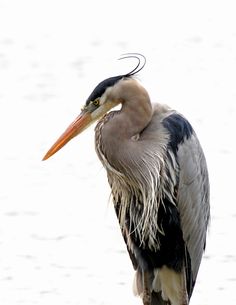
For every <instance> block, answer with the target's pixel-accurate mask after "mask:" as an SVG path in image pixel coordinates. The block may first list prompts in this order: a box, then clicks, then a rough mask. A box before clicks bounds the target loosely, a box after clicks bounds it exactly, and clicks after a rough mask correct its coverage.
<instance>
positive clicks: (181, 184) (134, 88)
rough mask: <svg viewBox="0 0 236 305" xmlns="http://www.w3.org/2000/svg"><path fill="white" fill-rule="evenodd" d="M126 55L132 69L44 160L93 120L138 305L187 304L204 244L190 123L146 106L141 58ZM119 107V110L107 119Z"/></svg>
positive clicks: (202, 175) (200, 184) (199, 155)
mask: <svg viewBox="0 0 236 305" xmlns="http://www.w3.org/2000/svg"><path fill="white" fill-rule="evenodd" d="M127 57H128V58H129V57H135V58H137V59H138V65H137V66H136V67H135V68H134V69H133V70H132V71H131V72H129V73H127V74H124V75H119V76H115V77H110V78H108V79H105V80H104V81H102V82H101V83H99V84H98V85H97V86H96V88H95V89H94V90H93V91H92V93H91V94H90V96H89V97H88V99H87V101H86V103H85V106H84V107H83V109H82V111H81V113H80V115H79V116H78V117H77V118H76V119H75V120H74V122H73V123H72V124H71V125H70V126H69V127H68V128H67V129H66V131H65V132H64V133H63V134H62V135H61V137H60V138H59V139H58V140H57V141H56V143H55V144H54V145H53V146H52V147H51V148H50V150H49V151H48V152H47V154H46V155H45V157H44V158H43V160H46V159H48V158H49V157H50V156H52V155H53V154H54V153H56V152H57V151H58V150H59V149H60V148H62V147H63V146H64V145H65V144H66V143H67V142H68V141H70V140H71V139H72V138H73V137H75V136H76V135H78V134H79V133H81V132H82V131H83V130H85V129H86V128H87V127H88V126H89V125H90V124H91V123H92V122H94V121H96V120H99V122H98V124H97V126H96V128H95V146H96V152H97V154H98V157H99V159H100V160H101V162H102V164H103V166H104V167H105V169H106V171H107V176H108V181H109V184H110V187H111V192H112V196H113V202H114V207H115V211H116V214H117V217H118V220H119V224H120V227H121V232H122V235H123V237H124V240H125V243H126V245H127V249H128V252H129V255H130V258H131V260H132V263H133V267H134V269H135V270H136V273H135V279H134V291H135V293H136V294H137V295H139V296H140V297H141V298H142V300H143V304H144V305H157V304H165V305H167V304H171V305H187V304H188V303H189V300H190V297H191V295H192V291H193V288H194V284H195V281H196V277H197V273H198V269H199V266H200V262H201V259H202V255H203V252H204V249H205V243H206V232H207V226H208V220H209V214H210V208H209V181H208V171H207V165H206V161H205V157H204V153H203V151H202V148H201V145H200V143H199V141H198V138H197V136H196V134H195V132H194V130H193V128H192V126H191V125H190V123H189V122H188V121H187V120H186V119H185V118H184V117H183V116H182V115H181V114H179V113H178V112H176V111H175V110H172V109H170V108H169V107H167V106H165V105H161V104H151V101H150V98H149V95H148V92H147V91H146V90H145V88H144V87H143V86H142V85H141V84H140V83H139V82H138V81H137V80H135V79H134V75H135V74H137V73H138V72H139V71H140V70H141V69H142V68H143V67H144V65H145V63H146V59H145V57H144V56H142V55H140V54H128V55H126V56H124V57H122V58H127ZM140 59H143V63H141V60H140ZM118 104H121V109H120V110H117V111H112V112H109V113H107V112H108V111H109V110H110V109H112V108H113V107H115V106H117V105H118Z"/></svg>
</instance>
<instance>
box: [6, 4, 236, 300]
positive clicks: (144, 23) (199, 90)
mask: <svg viewBox="0 0 236 305" xmlns="http://www.w3.org/2000/svg"><path fill="white" fill-rule="evenodd" d="M235 20H236V19H235V6H234V1H227V0H226V1H217V0H216V1H209V0H205V1H203V0H199V1H182V0H180V1H173V0H172V1H160V0H158V1H157V0H156V1H149V0H147V1H139V0H136V1H132V0H130V1H125V0H120V1H106V0H100V1H91V0H87V1H79V0H77V1H75V0H74V1H73V0H67V1H65V0H61V1H60V0H58V1H56V0H55V1H54V0H40V1H37V0H21V1H17V0H5V1H4V0H0V139H1V144H0V303H1V304H4V305H16V304H22V305H28V304H30V305H32V304H40V305H49V304H50V305H51V304H57V305H65V304H72V305H75V304H76V305H79V304H83V305H84V304H89V305H93V304H94V305H111V304H112V305H116V304H117V305H118V304H119V305H120V304H141V301H140V300H139V299H137V298H135V297H134V296H133V294H132V280H133V273H134V272H133V269H132V266H131V262H130V261H129V257H128V255H127V253H126V249H125V245H124V243H123V240H122V237H121V234H120V230H119V226H118V223H117V220H116V218H115V215H114V212H113V207H112V204H111V203H109V195H110V191H109V187H108V184H107V179H106V174H105V170H104V169H103V168H102V166H101V164H100V162H99V160H98V158H97V156H96V154H95V151H94V132H93V128H90V130H87V131H86V132H84V133H83V134H82V135H80V136H79V137H78V138H76V139H74V140H73V141H72V142H70V143H69V144H68V145H67V146H66V147H65V148H64V149H63V150H62V151H60V152H59V153H58V154H56V155H55V156H54V157H52V158H51V159H50V160H48V161H46V162H41V159H42V157H43V155H44V154H45V152H46V151H47V150H48V149H49V147H50V146H51V145H52V144H53V143H54V141H55V140H56V139H57V137H58V136H59V135H60V134H61V133H62V132H63V131H64V129H65V128H66V127H67V125H68V124H69V123H70V122H71V121H72V120H73V119H74V118H75V117H76V116H77V115H78V114H79V112H80V108H81V107H82V106H83V104H84V102H85V100H86V98H87V97H88V95H89V94H90V92H91V91H92V90H93V89H94V87H95V86H96V85H97V83H98V82H100V81H101V80H103V79H104V78H107V77H110V76H114V75H117V74H120V73H126V72H128V71H129V70H131V69H132V68H133V66H134V64H135V62H134V61H132V60H130V61H129V60H126V61H118V60H117V58H118V57H119V56H120V55H121V54H122V53H126V52H139V53H142V54H144V55H145V56H146V58H147V64H146V67H145V69H144V70H142V71H141V72H140V73H139V80H140V81H141V82H142V84H143V85H144V86H145V87H146V88H147V90H148V91H149V93H150V96H151V98H152V101H153V102H163V103H166V104H169V105H170V106H171V107H173V108H175V109H177V110H178V111H179V112H181V113H183V114H184V115H185V116H186V117H187V118H188V119H189V120H190V122H191V123H192V125H193V126H194V128H195V130H196V132H197V133H198V136H199V138H200V141H201V143H202V146H203V148H204V151H205V154H206V158H207V161H208V167H209V172H210V179H211V211H212V212H211V213H212V217H211V226H210V230H209V234H208V240H207V249H206V253H205V255H204V258H203V261H202V265H201V268H200V272H199V276H198V281H197V283H196V286H195V290H194V293H193V296H192V299H191V305H210V304H222V303H224V304H227V303H229V304H236V297H235V293H234V292H235V285H236V245H235V230H236V224H235V223H236V204H235V189H234V187H235V186H234V184H235V177H234V173H235V171H236V166H235V135H234V131H235V128H236V126H235V125H236V123H235V122H236V86H235V81H236V21H235Z"/></svg>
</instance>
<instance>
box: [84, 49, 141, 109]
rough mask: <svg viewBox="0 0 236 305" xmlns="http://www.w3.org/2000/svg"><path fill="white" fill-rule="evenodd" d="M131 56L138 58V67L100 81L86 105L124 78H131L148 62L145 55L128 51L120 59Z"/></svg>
mask: <svg viewBox="0 0 236 305" xmlns="http://www.w3.org/2000/svg"><path fill="white" fill-rule="evenodd" d="M129 58H135V59H136V60H138V64H137V65H136V67H135V68H134V69H133V70H132V71H130V72H129V73H126V74H123V75H118V76H113V77H109V78H107V79H105V80H103V81H102V82H101V83H99V84H98V85H97V86H96V87H95V89H94V90H93V92H92V93H91V94H90V96H89V97H88V99H87V101H86V105H88V104H89V103H90V102H91V101H94V100H95V99H96V98H100V97H101V96H102V95H103V93H104V92H105V91H106V89H107V88H108V87H112V86H114V85H115V84H116V83H117V82H118V81H119V80H121V79H122V78H130V77H132V76H133V75H135V74H136V73H138V72H139V71H140V70H142V69H143V67H144V66H145V64H146V58H145V56H144V55H142V54H139V53H126V54H123V55H122V56H121V57H120V59H129Z"/></svg>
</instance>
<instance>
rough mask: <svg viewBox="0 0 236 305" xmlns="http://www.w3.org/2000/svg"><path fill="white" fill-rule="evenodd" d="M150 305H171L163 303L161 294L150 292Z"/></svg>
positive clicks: (166, 302) (167, 302)
mask: <svg viewBox="0 0 236 305" xmlns="http://www.w3.org/2000/svg"><path fill="white" fill-rule="evenodd" d="M151 305H171V304H170V302H169V301H164V300H163V299H162V297H161V292H154V291H153V292H152V301H151Z"/></svg>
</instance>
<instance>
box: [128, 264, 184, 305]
mask: <svg viewBox="0 0 236 305" xmlns="http://www.w3.org/2000/svg"><path fill="white" fill-rule="evenodd" d="M144 285H145V287H144ZM133 288H134V294H135V295H138V296H140V297H141V298H142V299H143V300H144V299H146V296H147V294H146V293H147V291H149V293H148V295H149V297H150V296H151V305H171V304H172V305H173V304H175V305H187V304H188V303H189V299H188V293H187V288H186V276H185V271H184V270H182V271H181V272H176V271H174V270H172V269H169V268H167V267H166V266H163V267H162V268H160V269H154V270H153V271H145V272H142V271H141V270H139V269H138V270H137V271H136V274H135V278H134V286H133Z"/></svg>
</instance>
